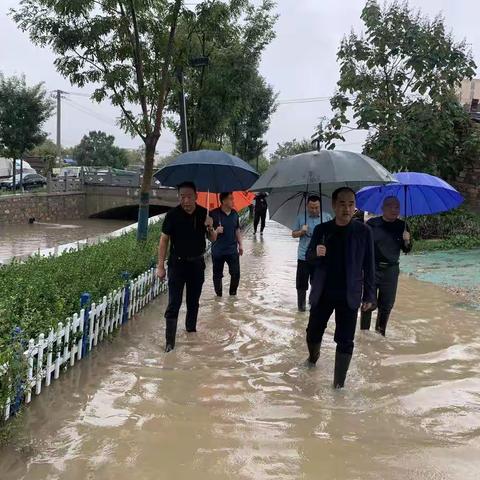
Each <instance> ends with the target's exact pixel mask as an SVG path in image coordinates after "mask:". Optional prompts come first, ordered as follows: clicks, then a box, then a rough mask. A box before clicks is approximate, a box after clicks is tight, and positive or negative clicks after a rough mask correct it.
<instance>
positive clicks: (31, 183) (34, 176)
mask: <svg viewBox="0 0 480 480" xmlns="http://www.w3.org/2000/svg"><path fill="white" fill-rule="evenodd" d="M22 183H23V188H24V189H25V190H32V189H33V188H40V187H44V186H45V185H46V184H47V179H46V178H45V177H42V176H41V175H39V174H38V173H25V174H24V175H23V181H22ZM20 187H21V185H20V175H15V188H16V189H17V190H18V189H19V188H20ZM0 188H2V189H5V190H13V177H10V178H7V179H6V180H3V181H2V182H0Z"/></svg>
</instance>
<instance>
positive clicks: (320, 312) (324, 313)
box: [307, 294, 358, 355]
mask: <svg viewBox="0 0 480 480" xmlns="http://www.w3.org/2000/svg"><path fill="white" fill-rule="evenodd" d="M333 312H335V336H334V340H335V343H336V344H337V352H338V353H344V354H348V355H351V354H352V353H353V347H354V338H355V328H356V326H357V312H358V309H356V310H353V309H351V308H350V307H349V306H348V303H347V300H346V299H342V298H333V297H331V296H329V295H328V294H324V295H322V297H321V298H320V301H319V302H318V305H316V306H314V307H312V308H311V309H310V318H309V320H308V327H307V343H320V344H321V343H322V339H323V334H324V332H325V329H326V328H327V324H328V320H329V319H330V317H331V315H332V313H333Z"/></svg>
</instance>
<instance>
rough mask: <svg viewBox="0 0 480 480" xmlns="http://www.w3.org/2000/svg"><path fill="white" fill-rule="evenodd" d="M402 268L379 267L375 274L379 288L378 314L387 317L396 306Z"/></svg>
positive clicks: (393, 266)
mask: <svg viewBox="0 0 480 480" xmlns="http://www.w3.org/2000/svg"><path fill="white" fill-rule="evenodd" d="M399 275H400V267H399V266H398V265H389V266H385V267H382V266H377V268H376V272H375V283H376V287H377V305H378V312H379V313H383V314H385V315H388V314H390V312H391V311H392V308H393V306H394V305H395V298H396V296H397V286H398V276H399Z"/></svg>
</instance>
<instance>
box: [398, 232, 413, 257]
mask: <svg viewBox="0 0 480 480" xmlns="http://www.w3.org/2000/svg"><path fill="white" fill-rule="evenodd" d="M402 240H403V241H402V246H401V248H402V251H403V253H410V252H411V250H412V247H413V244H412V237H411V234H410V228H408V225H405V231H404V232H403V237H402Z"/></svg>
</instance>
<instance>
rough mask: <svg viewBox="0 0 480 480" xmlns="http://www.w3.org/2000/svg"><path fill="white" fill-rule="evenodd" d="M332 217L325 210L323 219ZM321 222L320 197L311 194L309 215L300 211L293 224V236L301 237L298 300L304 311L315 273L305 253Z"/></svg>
mask: <svg viewBox="0 0 480 480" xmlns="http://www.w3.org/2000/svg"><path fill="white" fill-rule="evenodd" d="M331 219H332V217H331V215H329V214H328V213H326V212H323V221H324V222H328V221H329V220H331ZM319 223H320V197H318V196H316V195H311V196H310V197H308V199H307V215H306V218H305V213H300V214H299V215H298V216H297V218H296V220H295V224H294V225H293V229H292V230H293V231H292V237H293V238H299V239H300V241H299V243H298V261H297V300H298V310H299V311H300V312H304V311H305V310H306V303H307V291H308V285H309V283H310V280H311V276H312V273H313V266H312V265H311V264H310V263H309V262H307V260H306V258H305V254H306V253H307V248H308V245H309V243H310V240H311V238H312V234H313V230H314V229H315V227H316V226H317V225H318V224H319Z"/></svg>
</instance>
